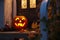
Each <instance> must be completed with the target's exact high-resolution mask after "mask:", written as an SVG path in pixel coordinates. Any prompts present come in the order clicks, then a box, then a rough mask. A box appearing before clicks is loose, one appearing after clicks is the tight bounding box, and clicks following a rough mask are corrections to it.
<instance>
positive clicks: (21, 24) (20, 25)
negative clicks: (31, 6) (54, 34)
mask: <svg viewBox="0 0 60 40" xmlns="http://www.w3.org/2000/svg"><path fill="white" fill-rule="evenodd" d="M13 25H14V28H16V29H24V28H26V26H27V18H26V17H25V16H16V17H15V18H14V21H13Z"/></svg>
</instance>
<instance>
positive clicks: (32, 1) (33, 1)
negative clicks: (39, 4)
mask: <svg viewBox="0 0 60 40" xmlns="http://www.w3.org/2000/svg"><path fill="white" fill-rule="evenodd" d="M30 8H36V0H30Z"/></svg>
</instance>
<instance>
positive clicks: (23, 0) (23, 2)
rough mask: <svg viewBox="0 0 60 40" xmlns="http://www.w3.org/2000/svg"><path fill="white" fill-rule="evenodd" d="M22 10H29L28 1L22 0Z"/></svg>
mask: <svg viewBox="0 0 60 40" xmlns="http://www.w3.org/2000/svg"><path fill="white" fill-rule="evenodd" d="M21 2H22V3H21V8H22V9H26V8H27V0H21Z"/></svg>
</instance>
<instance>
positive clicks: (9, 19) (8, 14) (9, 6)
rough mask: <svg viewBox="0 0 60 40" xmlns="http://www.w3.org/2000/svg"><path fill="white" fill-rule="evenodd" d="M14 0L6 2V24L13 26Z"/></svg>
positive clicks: (6, 0)
mask: <svg viewBox="0 0 60 40" xmlns="http://www.w3.org/2000/svg"><path fill="white" fill-rule="evenodd" d="M11 16H12V0H4V22H5V24H8V25H9V26H11V22H12V17H11Z"/></svg>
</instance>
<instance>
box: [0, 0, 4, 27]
mask: <svg viewBox="0 0 60 40" xmlns="http://www.w3.org/2000/svg"><path fill="white" fill-rule="evenodd" d="M3 27H4V0H0V28H3Z"/></svg>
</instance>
